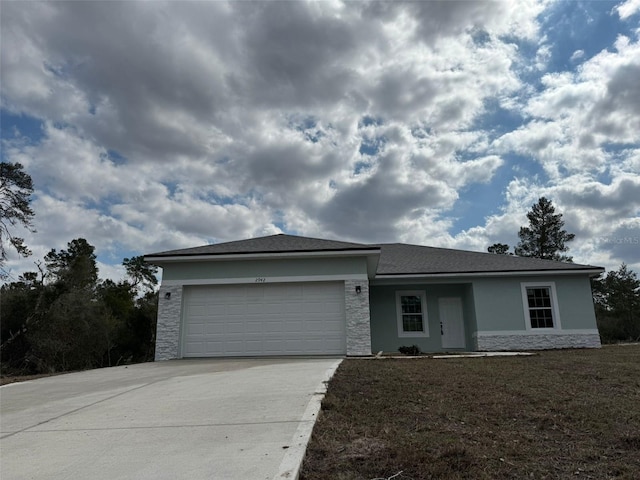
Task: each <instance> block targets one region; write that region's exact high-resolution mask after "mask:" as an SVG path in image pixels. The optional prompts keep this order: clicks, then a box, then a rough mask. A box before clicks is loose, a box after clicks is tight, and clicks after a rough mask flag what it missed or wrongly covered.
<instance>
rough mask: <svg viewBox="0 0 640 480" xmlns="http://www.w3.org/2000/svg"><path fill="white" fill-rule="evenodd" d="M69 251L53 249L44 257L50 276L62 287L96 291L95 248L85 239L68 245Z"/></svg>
mask: <svg viewBox="0 0 640 480" xmlns="http://www.w3.org/2000/svg"><path fill="white" fill-rule="evenodd" d="M67 247H68V249H67V250H60V251H59V252H58V251H56V249H52V250H51V251H50V252H49V253H47V255H46V256H45V257H44V261H45V265H46V267H47V270H48V275H49V276H50V277H52V278H53V280H54V282H55V283H57V284H59V285H60V286H61V287H63V288H65V289H68V290H74V289H89V290H94V289H95V287H96V285H97V282H98V267H97V265H96V255H95V253H93V252H94V250H95V247H94V246H93V245H91V244H90V243H89V242H87V241H86V240H85V239H84V238H76V239H75V240H71V241H70V242H69V243H68V244H67Z"/></svg>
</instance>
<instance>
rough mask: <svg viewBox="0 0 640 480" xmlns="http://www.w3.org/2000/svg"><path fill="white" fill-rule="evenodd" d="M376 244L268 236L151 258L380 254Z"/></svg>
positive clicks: (160, 253)
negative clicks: (335, 252)
mask: <svg viewBox="0 0 640 480" xmlns="http://www.w3.org/2000/svg"><path fill="white" fill-rule="evenodd" d="M378 249H379V247H378V246H376V245H365V244H362V243H350V242H338V241H336V240H323V239H320V238H309V237H298V236H294V235H285V234H279V235H270V236H268V237H258V238H251V239H249V240H239V241H235V242H225V243H216V244H213V245H203V246H201V247H194V248H185V249H181V250H168V251H166V252H159V253H152V254H150V255H146V256H147V257H179V256H193V255H233V254H257V253H293V252H331V251H345V250H347V251H348V250H372V251H376V250H378Z"/></svg>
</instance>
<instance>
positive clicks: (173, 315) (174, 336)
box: [155, 285, 182, 361]
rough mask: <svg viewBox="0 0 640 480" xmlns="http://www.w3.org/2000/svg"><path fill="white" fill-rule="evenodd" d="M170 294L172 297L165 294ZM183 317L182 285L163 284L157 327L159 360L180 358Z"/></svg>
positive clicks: (157, 353)
mask: <svg viewBox="0 0 640 480" xmlns="http://www.w3.org/2000/svg"><path fill="white" fill-rule="evenodd" d="M167 293H168V294H170V298H165V296H166V295H167ZM181 319H182V286H180V285H173V286H165V285H163V286H161V287H160V293H159V297H158V325H157V327H156V354H155V359H156V361H157V360H171V359H174V358H180V324H181Z"/></svg>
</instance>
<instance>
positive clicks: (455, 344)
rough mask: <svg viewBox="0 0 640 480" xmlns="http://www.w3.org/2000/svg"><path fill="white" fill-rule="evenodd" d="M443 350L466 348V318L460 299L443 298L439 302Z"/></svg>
mask: <svg viewBox="0 0 640 480" xmlns="http://www.w3.org/2000/svg"><path fill="white" fill-rule="evenodd" d="M438 306H439V309H440V331H441V333H442V348H465V347H466V342H465V339H464V318H463V316H462V299H461V298H460V297H443V298H440V299H439V300H438Z"/></svg>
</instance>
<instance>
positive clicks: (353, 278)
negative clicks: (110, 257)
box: [145, 235, 603, 360]
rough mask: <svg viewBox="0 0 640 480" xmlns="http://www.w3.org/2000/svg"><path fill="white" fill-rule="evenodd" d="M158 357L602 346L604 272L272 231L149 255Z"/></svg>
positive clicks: (587, 267) (532, 260) (521, 259)
mask: <svg viewBox="0 0 640 480" xmlns="http://www.w3.org/2000/svg"><path fill="white" fill-rule="evenodd" d="M145 260H146V261H147V262H149V263H152V264H154V265H158V266H160V267H162V269H163V275H162V285H161V287H160V298H159V305H158V327H157V339H156V360H165V359H172V358H182V357H222V356H253V355H256V356H263V355H349V356H358V355H371V354H372V352H373V353H377V352H379V351H383V352H396V351H397V350H398V348H399V347H400V346H403V345H407V346H409V345H418V346H419V347H420V349H421V350H422V351H425V352H438V351H470V350H476V351H492V350H494V351H495V350H522V349H523V350H533V349H550V348H570V347H599V346H600V337H599V335H598V329H597V326H596V319H595V314H594V308H593V301H592V297H591V285H590V277H592V276H594V275H598V274H600V273H601V272H603V269H602V268H600V267H593V266H590V265H578V264H572V263H563V262H555V261H550V260H540V259H536V258H524V257H516V256H511V255H495V254H489V253H480V252H470V251H462V250H451V249H445V248H433V247H425V246H419V245H407V244H401V243H390V244H377V245H367V244H359V243H348V242H340V241H334V240H322V239H316V238H306V237H298V236H292V235H272V236H267V237H261V238H253V239H249V240H241V241H236V242H227V243H219V244H215V245H206V246H202V247H196V248H188V249H183V250H172V251H167V252H160V253H155V254H151V255H148V256H146V257H145Z"/></svg>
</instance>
